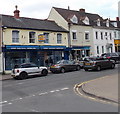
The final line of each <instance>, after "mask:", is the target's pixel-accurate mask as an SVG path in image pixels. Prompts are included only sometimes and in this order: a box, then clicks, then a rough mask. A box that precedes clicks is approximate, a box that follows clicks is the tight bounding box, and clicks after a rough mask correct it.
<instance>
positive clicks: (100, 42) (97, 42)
mask: <svg viewBox="0 0 120 114" xmlns="http://www.w3.org/2000/svg"><path fill="white" fill-rule="evenodd" d="M96 31H97V32H98V39H96V35H95V32H96ZM101 32H103V40H101V35H100V33H101ZM105 32H107V33H108V37H107V39H106V37H105ZM93 33H94V38H93V39H94V43H93V46H94V55H95V56H96V55H98V54H97V49H96V47H97V46H99V50H100V51H99V52H100V53H99V55H101V54H102V46H104V53H107V49H106V44H107V43H111V44H113V52H115V46H114V30H110V29H98V28H94V29H93ZM109 33H111V34H112V40H110V36H109Z"/></svg>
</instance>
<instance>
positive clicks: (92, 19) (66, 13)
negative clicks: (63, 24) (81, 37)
mask: <svg viewBox="0 0 120 114" xmlns="http://www.w3.org/2000/svg"><path fill="white" fill-rule="evenodd" d="M53 8H54V9H55V10H56V11H57V12H58V13H59V14H60V15H61V16H62V17H63V18H64V19H65V20H66V21H67V22H69V23H72V22H71V21H70V19H69V18H70V17H71V15H75V16H76V17H77V18H78V24H79V25H85V23H83V22H82V20H83V19H85V17H88V18H89V23H90V24H89V25H90V26H97V20H98V19H100V23H101V26H103V27H106V24H105V21H106V20H104V19H103V18H102V17H100V16H99V15H98V14H92V13H86V12H82V11H75V10H69V9H63V8H56V7H53ZM73 24H74V23H73ZM110 27H113V25H112V24H110Z"/></svg>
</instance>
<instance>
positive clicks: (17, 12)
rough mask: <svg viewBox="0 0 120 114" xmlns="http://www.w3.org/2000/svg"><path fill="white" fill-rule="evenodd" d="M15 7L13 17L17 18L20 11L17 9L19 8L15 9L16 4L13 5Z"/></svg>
mask: <svg viewBox="0 0 120 114" xmlns="http://www.w3.org/2000/svg"><path fill="white" fill-rule="evenodd" d="M15 8H16V10H15V11H14V17H15V18H17V19H18V18H19V17H20V14H19V13H20V11H19V10H17V8H18V6H17V5H16V6H15Z"/></svg>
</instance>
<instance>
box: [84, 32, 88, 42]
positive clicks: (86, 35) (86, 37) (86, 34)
mask: <svg viewBox="0 0 120 114" xmlns="http://www.w3.org/2000/svg"><path fill="white" fill-rule="evenodd" d="M85 40H89V32H86V33H85Z"/></svg>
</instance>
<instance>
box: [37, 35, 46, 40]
mask: <svg viewBox="0 0 120 114" xmlns="http://www.w3.org/2000/svg"><path fill="white" fill-rule="evenodd" d="M38 41H39V42H44V41H45V35H44V34H39V35H38Z"/></svg>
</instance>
